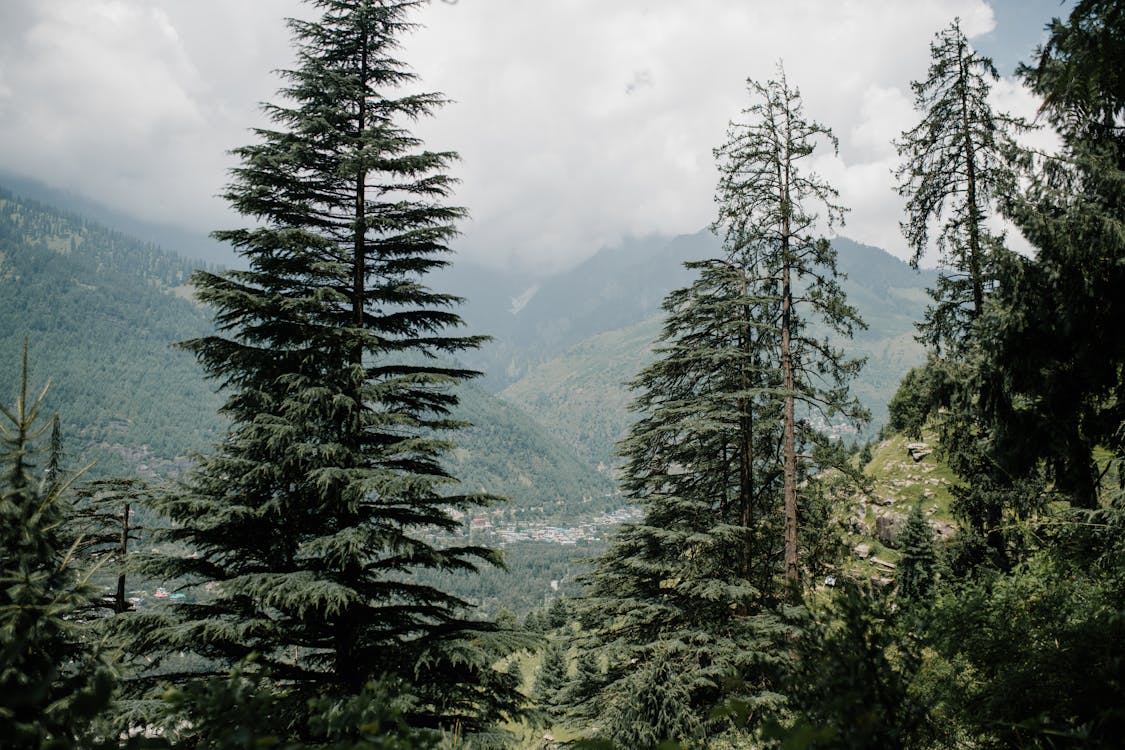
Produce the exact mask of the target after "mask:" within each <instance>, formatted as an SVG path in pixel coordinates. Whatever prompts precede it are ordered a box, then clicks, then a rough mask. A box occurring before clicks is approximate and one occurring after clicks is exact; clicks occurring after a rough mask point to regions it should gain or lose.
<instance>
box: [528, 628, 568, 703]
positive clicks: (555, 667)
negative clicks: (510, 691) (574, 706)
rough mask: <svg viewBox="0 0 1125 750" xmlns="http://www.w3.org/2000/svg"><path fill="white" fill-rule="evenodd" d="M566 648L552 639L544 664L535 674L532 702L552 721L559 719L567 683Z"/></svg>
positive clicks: (544, 653) (545, 651)
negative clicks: (562, 697)
mask: <svg viewBox="0 0 1125 750" xmlns="http://www.w3.org/2000/svg"><path fill="white" fill-rule="evenodd" d="M566 673H567V661H566V647H565V645H564V643H563V642H562V641H559V640H556V639H552V640H551V641H549V642H548V644H547V647H546V649H544V651H543V663H542V664H540V665H539V671H538V672H537V673H536V674H535V686H534V687H533V688H532V689H531V700H532V701H533V702H534V703H535V705H536V706H537V707H538V708H539V710H540V711H542V712H543V713H544V714H545V715H546V716H547V718H548V719H549V720H550V721H555V720H557V719H558V718H559V702H560V700H559V699H560V697H561V691H562V690H563V688H564V687H566V683H567V676H566Z"/></svg>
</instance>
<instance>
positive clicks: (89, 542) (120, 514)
mask: <svg viewBox="0 0 1125 750" xmlns="http://www.w3.org/2000/svg"><path fill="white" fill-rule="evenodd" d="M152 499H153V494H152V491H151V490H150V489H149V487H148V485H147V484H146V483H145V482H144V481H143V480H140V479H123V478H117V479H99V480H95V481H92V482H88V483H85V484H82V485H79V486H77V487H76V488H75V490H74V500H75V502H74V514H73V517H72V519H71V522H70V526H71V533H72V534H73V535H74V536H75V537H76V539H77V544H76V552H79V553H81V554H82V556H83V557H84V558H85V559H86V560H87V561H88V564H89V565H90V566H97V567H98V568H99V569H100V570H103V571H104V570H107V569H108V570H113V571H115V572H116V573H117V585H116V588H115V589H114V591H113V593H112V594H110V595H108V596H103V597H102V599H101V601H100V602H99V603H98V606H100V607H103V608H106V609H109V610H110V611H111V612H113V613H114V614H121V613H122V612H126V611H128V610H129V609H130V608H131V605H130V603H129V600H128V599H127V598H126V596H125V588H126V587H125V581H126V575H127V573H126V562H127V560H128V557H129V554H130V551H131V545H135V543H136V542H137V541H138V540H139V533H140V532H141V531H142V530H143V529H142V528H141V527H140V526H138V525H137V523H136V520H135V513H136V509H137V506H138V505H142V504H149V503H151V502H152Z"/></svg>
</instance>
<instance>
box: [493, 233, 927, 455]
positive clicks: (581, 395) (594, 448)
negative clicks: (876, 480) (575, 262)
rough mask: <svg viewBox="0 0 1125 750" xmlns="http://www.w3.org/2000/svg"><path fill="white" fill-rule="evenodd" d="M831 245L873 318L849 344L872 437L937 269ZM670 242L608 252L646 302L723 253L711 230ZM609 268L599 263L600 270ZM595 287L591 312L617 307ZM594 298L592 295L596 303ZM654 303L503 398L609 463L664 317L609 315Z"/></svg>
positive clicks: (583, 271)
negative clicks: (672, 267)
mask: <svg viewBox="0 0 1125 750" xmlns="http://www.w3.org/2000/svg"><path fill="white" fill-rule="evenodd" d="M707 238H709V239H707ZM833 244H834V246H835V247H836V250H837V253H838V259H839V266H840V270H841V271H842V272H844V273H845V274H847V276H848V278H847V279H846V280H845V281H844V282H843V287H844V290H845V292H846V293H847V295H848V300H849V302H850V303H851V304H853V305H855V306H856V307H857V308H858V310H859V313H860V315H861V317H863V319H864V320H865V321H866V322H867V324H868V328H867V329H866V330H862V331H858V332H857V333H856V336H855V338H854V340H852V341H850V342H845V343H844V345H845V347H846V349H847V350H848V352H849V353H850V354H851V355H853V356H860V357H866V358H867V365H866V367H865V368H864V370H863V372H862V373H861V375H860V377H859V378H858V379H857V380H856V381H855V383H854V384H853V392H854V393H855V395H856V396H857V398H859V399H860V401H861V402H862V403H863V404H864V405H865V406H866V407H867V408H868V409H869V410H870V411H871V412H872V423H871V424H870V425H869V426H868V428H867V429H866V431H865V434H873V433H874V432H876V431H877V430H878V428H879V427H880V426H882V424H883V423H884V422H885V421H886V404H887V402H888V401H889V400H890V398H891V396H892V395H893V394H894V391H895V389H896V388H897V387H898V384H899V381H900V380H901V379H902V376H903V375H905V374H906V371H907V370H909V369H910V368H911V367H913V366H915V365H917V364H919V363H920V362H922V360H923V359H924V351H923V349H922V346H921V345H920V344H919V343H918V342H916V341H915V340H914V330H915V329H914V321H915V320H919V319H920V318H921V315H922V312H923V310H924V309H925V305H926V302H927V299H928V298H927V296H926V293H925V287H926V286H928V285H930V284H932V283H934V276H935V275H934V273H933V272H932V271H922V272H918V271H915V270H913V269H911V268H910V267H909V266H908V265H907V264H906V263H904V262H903V261H901V260H899V259H897V258H895V257H894V256H892V255H890V254H889V253H887V252H885V251H883V250H880V249H878V248H873V247H869V246H866V245H861V244H859V243H856V242H853V241H852V240H848V239H844V238H840V239H837V240H835V241H834V243H833ZM664 248H665V253H664V254H663V255H662V256H660V258H659V260H658V259H651V261H650V259H646V258H638V257H636V256H634V255H631V254H630V252H628V250H627V249H617V250H613V251H607V254H609V255H618V257H617V258H616V260H615V262H616V264H617V267H618V269H619V272H620V273H622V274H623V275H624V278H627V279H632V280H633V282H635V283H636V284H637V285H638V286H641V285H643V284H646V283H647V284H649V285H650V286H649V288H648V289H647V291H645V292H644V294H638V299H641V298H643V299H651V298H652V297H654V296H655V287H654V286H652V285H654V284H667V283H672V282H673V281H677V280H678V281H679V283H686V282H687V281H688V278H689V274H688V272H687V271H686V270H684V269H683V268H682V265H681V264H682V261H683V260H685V259H687V258H684V257H682V256H684V255H690V256H691V258H696V257H704V256H703V255H699V253H703V252H710V253H717V252H718V250H719V245H718V242H717V240H715V239H714V237H712V236H711V235H709V234H706V233H700V234H696V235H690V236H689V237H687V238H680V241H679V242H669V243H668V244H667V245H665V246H664ZM596 258H597V256H595V260H596ZM673 258H676V263H677V265H679V266H680V271H679V272H678V273H673V272H671V271H669V270H668V269H653V268H649V269H648V270H647V271H646V272H644V273H641V271H640V269H641V268H643V267H645V266H646V265H657V264H659V263H671V262H673V260H672V259H673ZM608 265H610V264H609V263H608V262H598V263H594V264H593V266H595V267H600V268H604V267H606V266H608ZM631 269H632V270H633V271H636V273H633V272H632V271H631ZM572 277H573V280H572V282H571V283H570V284H569V285H568V288H569V290H570V293H571V295H572V296H575V297H577V296H579V295H580V289H581V287H582V282H581V281H579V279H583V278H584V279H586V281H587V282H589V283H590V284H593V279H595V278H598V277H599V274H598V273H596V272H595V271H594V270H591V269H590V268H586V267H585V266H583V267H580V268H579V269H575V271H573V272H572ZM603 289H604V287H603ZM594 290H595V291H594V292H590V293H587V295H586V298H587V300H588V301H587V302H586V304H585V306H584V309H598V308H600V307H605V306H608V305H610V302H609V301H607V298H606V295H604V294H602V293H601V292H599V291H597V290H598V287H597V286H596V285H594ZM668 291H671V287H669V288H668V289H666V290H663V291H662V292H661V293H660V297H661V298H663V296H664V294H666V293H667V292H668ZM591 298H593V300H594V301H592V302H591V301H589V300H590V299H591ZM528 307H530V304H529V305H528ZM650 308H651V311H650V312H649V314H648V316H646V317H644V318H642V319H640V320H639V321H637V322H632V323H630V324H628V325H626V326H623V327H620V328H616V329H612V330H606V331H602V332H599V333H597V334H595V335H592V336H590V337H589V338H587V339H585V340H583V341H582V342H580V343H578V344H576V345H572V346H571V347H569V348H567V349H566V350H565V351H563V352H562V353H560V354H558V355H556V356H555V357H553V358H552V359H549V360H547V361H546V362H544V363H542V364H539V365H537V366H534V367H530V368H529V369H528V371H527V373H526V374H525V375H524V376H523V377H521V378H520V379H519V380H517V381H515V382H514V383H512V384H510V385H508V386H507V387H506V388H505V389H504V390H503V391H501V394H500V395H501V397H502V398H504V399H506V400H508V401H511V402H512V403H514V404H516V405H517V406H519V407H520V408H521V409H523V410H525V411H526V412H528V413H529V414H531V415H532V416H533V417H534V418H535V419H536V420H537V421H538V422H540V423H541V424H543V425H545V426H547V427H548V428H549V429H550V430H551V431H552V432H553V433H554V434H556V435H559V436H561V437H562V438H563V440H564V442H566V443H567V444H568V445H571V446H573V448H574V450H575V451H576V452H577V453H578V454H579V455H581V456H582V457H583V458H585V459H586V460H587V461H589V462H591V464H593V465H602V464H605V465H611V464H612V463H613V453H614V448H613V446H614V443H615V442H616V441H617V440H619V439H620V438H621V437H623V436H624V434H625V432H626V431H627V429H628V426H629V424H630V423H631V422H632V420H633V416H632V414H631V413H630V412H629V411H628V410H627V405H628V403H629V401H630V400H631V399H630V395H629V393H628V389H627V387H626V386H625V383H626V382H628V381H630V380H632V379H633V378H634V377H635V376H636V374H637V373H638V372H639V371H640V369H641V368H642V367H644V366H645V365H646V364H647V363H648V362H649V361H650V357H651V350H652V346H653V343H654V341H655V340H656V338H657V336H659V334H660V331H661V320H662V318H661V316H660V315H659V314H655V313H656V312H657V310H658V305H657V306H655V307H653V306H652V305H647V304H646V305H641V304H637V305H634V306H633V307H630V308H628V312H627V313H620V314H619V315H618V316H617V317H616V318H614V317H611V316H607V319H609V320H622V319H624V320H629V319H630V318H631V317H635V316H636V315H638V314H640V312H641V311H643V310H645V309H650Z"/></svg>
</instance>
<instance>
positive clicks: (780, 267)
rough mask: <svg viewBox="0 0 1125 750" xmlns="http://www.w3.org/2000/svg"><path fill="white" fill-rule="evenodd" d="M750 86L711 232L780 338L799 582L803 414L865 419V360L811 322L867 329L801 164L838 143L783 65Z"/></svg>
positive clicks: (824, 198) (807, 425)
mask: <svg viewBox="0 0 1125 750" xmlns="http://www.w3.org/2000/svg"><path fill="white" fill-rule="evenodd" d="M748 89H749V92H750V95H751V99H752V103H751V105H750V106H749V107H748V108H746V109H745V110H743V115H745V116H746V117H747V120H746V122H732V123H731V125H730V128H729V130H728V135H727V142H726V144H724V145H723V146H722V147H720V148H719V149H716V152H715V154H716V157H717V158H718V160H719V174H720V178H719V188H718V192H717V195H716V201H717V202H718V204H719V218H718V221H717V222H716V226H717V227H718V228H720V229H721V230H722V231H723V233H724V239H725V249H726V251H727V254H728V257H729V259H730V261H731V262H733V263H734V264H736V265H737V266H738V267H739V268H741V269H743V272H744V273H746V274H747V275H748V278H749V279H750V286H751V287H752V288H755V289H761V290H763V291H764V293H765V299H763V300H762V301H761V302H759V303H757V304H755V305H753V307H754V312H753V313H752V315H751V317H752V319H753V320H754V321H755V324H756V325H758V326H768V327H769V328H770V329H772V332H773V336H774V338H773V342H776V343H773V342H769V344H767V345H769V346H771V348H772V349H773V350H774V351H775V352H776V353H775V355H774V361H775V362H776V363H777V365H776V366H777V369H778V371H779V373H780V382H779V384H778V385H779V386H780V387H779V388H778V389H777V393H779V394H780V402H781V408H782V439H781V450H782V458H783V463H782V466H783V476H784V488H783V498H784V508H785V576H786V578H787V579H788V580H789V581H790V582H791V583H795V582H796V581H797V580H798V577H799V575H800V564H799V561H798V552H797V549H798V535H797V523H798V499H797V484H798V474H799V471H800V467H798V445H799V440H800V438H801V437H804V438H805V439H807V440H815V439H816V437H817V431H816V430H815V429H813V422H812V420H811V419H809V417H817V418H818V419H819V420H820V421H821V422H822V423H830V421H831V420H832V419H837V418H844V419H848V420H851V421H852V422H859V421H863V420H864V419H865V418H866V414H865V412H864V410H863V409H862V407H861V406H860V405H859V403H858V402H857V401H856V400H855V399H854V398H852V397H851V396H850V395H849V393H848V383H849V382H850V380H851V379H852V378H853V377H854V376H855V374H856V373H857V372H858V371H859V368H860V367H861V366H862V364H863V363H862V361H861V360H854V359H848V358H847V357H846V356H845V354H844V352H843V350H842V349H840V348H839V346H838V344H836V343H834V342H833V341H831V340H829V339H827V338H825V339H823V340H818V339H816V338H814V337H813V336H812V335H810V333H809V331H808V330H807V326H808V324H809V323H810V322H812V321H813V320H819V322H821V323H822V324H823V325H824V326H825V328H826V329H827V330H829V331H831V332H832V333H833V334H834V335H836V336H838V337H845V338H850V337H851V335H852V334H853V332H854V330H855V329H856V328H862V327H863V325H864V324H863V321H862V320H861V319H860V318H859V315H858V314H857V313H856V311H855V309H854V308H852V307H851V306H849V305H848V303H847V299H846V297H845V295H844V293H843V290H842V289H841V287H840V284H839V281H838V276H839V274H838V273H837V270H836V251H835V250H834V249H833V248H832V246H831V244H830V243H829V242H828V240H827V239H825V238H824V237H823V236H821V234H820V233H821V232H823V231H824V230H826V229H830V228H832V227H833V226H835V225H837V224H840V223H842V222H843V214H844V209H843V208H842V207H841V206H840V205H839V204H838V203H837V202H836V201H837V196H838V193H837V191H836V190H835V189H834V188H833V187H832V186H831V185H829V184H828V183H827V182H825V181H824V180H823V179H821V178H820V177H819V176H817V175H816V174H815V173H813V172H811V171H810V170H808V169H807V168H806V167H805V160H806V159H808V158H809V157H811V156H812V154H813V152H814V150H815V147H816V144H817V141H818V140H825V141H827V142H829V143H830V144H832V146H833V147H835V145H836V140H835V137H834V136H833V135H832V131H831V130H830V129H828V128H827V127H825V126H823V125H821V124H820V123H817V122H814V121H811V120H807V119H805V117H804V112H803V105H802V102H801V95H800V92H799V91H798V90H797V89H796V88H791V87H790V85H789V82H788V80H787V79H786V77H785V71H784V69H782V68H781V66H780V65H779V66H778V72H777V79H776V80H772V81H768V82H766V83H765V84H762V83H758V82H756V81H748ZM818 211H819V212H823V213H818ZM798 404H800V407H801V409H802V413H801V415H800V417H801V419H800V424H798V419H799V415H798V412H797V408H798ZM799 432H800V433H802V435H800V436H799V435H798V433H799Z"/></svg>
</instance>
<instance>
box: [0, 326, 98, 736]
mask: <svg viewBox="0 0 1125 750" xmlns="http://www.w3.org/2000/svg"><path fill="white" fill-rule="evenodd" d="M27 386H28V384H27V349H26V347H25V349H24V355H23V368H22V377H21V379H20V387H19V394H18V397H17V399H16V402H15V405H14V406H13V408H12V409H11V410H9V409H7V408H0V415H2V416H3V422H0V451H2V454H0V465H2V467H3V475H2V476H0V745H3V747H5V748H12V750H24V749H28V750H30V749H32V748H34V749H35V750H40V749H42V750H48V749H50V750H56V749H57V750H65V749H66V748H77V747H85V746H90V745H92V744H93V742H94V738H92V737H91V736H90V732H91V725H92V722H93V720H94V719H95V718H96V716H97V715H98V714H99V713H100V712H101V711H103V710H105V708H106V707H107V706H108V704H109V701H110V698H111V694H112V691H113V687H114V681H115V680H114V676H113V673H112V671H111V669H110V667H109V665H108V664H107V663H106V662H105V661H104V660H103V659H102V658H101V656H100V655H99V654H98V653H97V649H96V648H95V647H94V645H93V644H91V643H90V642H89V640H88V638H89V634H88V632H87V630H88V629H87V628H85V627H84V626H83V624H82V623H81V622H79V618H78V615H79V613H80V612H81V611H82V610H83V609H85V608H86V607H88V606H89V604H90V602H91V600H92V599H93V592H92V590H91V587H90V586H89V585H88V583H87V581H86V579H85V578H84V577H81V576H80V575H79V572H78V571H76V566H75V564H74V557H73V551H74V550H73V546H72V545H71V546H68V540H67V538H66V534H65V532H64V525H65V523H66V520H67V516H68V514H69V512H70V509H69V507H68V501H67V499H66V497H65V494H64V493H65V491H66V489H67V487H68V485H69V484H70V483H71V482H72V481H73V478H70V479H64V478H63V477H61V476H50V477H48V478H45V479H39V478H37V477H36V476H35V474H36V468H37V467H36V462H37V457H39V456H42V454H43V453H44V452H45V451H44V450H43V449H42V448H41V447H36V444H35V443H36V441H37V440H38V439H40V438H42V437H43V436H44V434H45V433H46V431H47V429H48V428H49V427H50V425H51V424H53V423H54V421H53V420H52V421H51V422H48V423H47V425H46V426H43V425H41V424H40V419H39V416H40V414H41V411H42V406H43V402H44V396H45V395H46V389H44V391H43V392H42V393H40V394H39V396H38V397H37V398H36V397H32V396H30V395H29V394H28V391H27ZM49 460H50V459H49V458H48V461H49Z"/></svg>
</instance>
